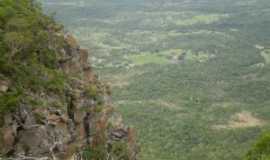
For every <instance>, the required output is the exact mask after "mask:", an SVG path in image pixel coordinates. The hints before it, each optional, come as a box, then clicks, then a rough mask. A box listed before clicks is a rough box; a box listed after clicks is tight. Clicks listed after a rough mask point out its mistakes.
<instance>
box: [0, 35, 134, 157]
mask: <svg viewBox="0 0 270 160" xmlns="http://www.w3.org/2000/svg"><path fill="white" fill-rule="evenodd" d="M58 34H59V33H58ZM59 55H60V58H59V67H60V68H61V70H62V71H63V72H64V73H65V75H66V76H67V77H66V78H67V79H70V83H69V85H68V86H67V87H66V93H63V95H55V94H47V93H43V94H40V95H37V94H36V93H27V94H32V97H34V98H35V99H39V101H41V102H43V103H46V104H43V106H42V107H41V106H40V107H33V106H32V105H31V104H29V103H24V101H22V102H21V103H20V105H19V107H17V108H16V109H15V110H14V111H13V112H11V113H9V114H6V115H5V117H4V123H3V125H2V127H1V128H0V144H1V145H0V153H1V154H2V155H5V156H8V157H13V158H14V159H18V160H20V159H21V160H23V159H44V160H45V159H48V160H51V159H53V160H57V159H59V160H69V159H75V158H78V159H85V158H83V157H84V154H87V153H88V152H90V155H91V156H101V157H93V158H90V159H95V160H103V158H104V157H102V156H106V160H107V159H108V160H110V159H111V160H112V159H114V160H117V159H121V160H122V159H123V160H125V159H126V160H136V159H137V158H136V157H137V145H136V142H135V139H134V137H135V135H134V131H133V130H132V129H130V128H127V127H125V126H124V125H123V123H122V121H119V119H121V118H120V116H119V115H118V114H116V113H115V111H114V109H113V107H112V106H111V105H110V91H109V87H108V86H106V85H104V84H102V83H101V82H99V81H98V78H97V76H96V75H95V74H94V73H93V71H92V68H91V66H90V65H89V63H88V52H87V51H86V50H84V49H80V47H79V45H78V43H77V42H76V39H75V38H74V37H72V36H71V35H70V34H66V35H64V47H63V48H62V49H60V50H59ZM9 85H10V82H9V81H8V80H1V79H0V92H6V91H7V90H8V88H9ZM44 106H45V107H44ZM116 119H118V120H116ZM118 143H121V146H122V148H118V151H119V150H122V153H121V155H118V153H116V152H114V149H113V148H114V145H115V144H118ZM119 146H120V145H117V147H119ZM115 150H116V149H115ZM76 160H77V159H76ZM104 160H105V159H104Z"/></svg>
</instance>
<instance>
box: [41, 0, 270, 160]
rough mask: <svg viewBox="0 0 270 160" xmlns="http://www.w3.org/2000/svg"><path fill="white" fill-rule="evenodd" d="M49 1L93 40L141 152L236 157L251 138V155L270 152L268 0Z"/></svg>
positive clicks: (188, 158) (167, 157)
mask: <svg viewBox="0 0 270 160" xmlns="http://www.w3.org/2000/svg"><path fill="white" fill-rule="evenodd" d="M43 4H44V5H43V6H44V8H45V10H46V11H47V13H48V14H52V13H54V15H55V17H56V19H57V20H58V21H61V22H62V23H63V24H64V25H65V26H66V27H67V29H68V30H69V31H71V32H72V33H73V34H74V35H75V36H76V37H77V38H78V39H79V41H80V44H82V45H83V46H84V47H86V48H89V50H90V53H91V55H92V57H91V63H92V65H93V67H94V68H95V69H96V70H97V71H98V72H99V74H100V76H101V79H102V80H103V81H105V82H107V83H109V84H110V85H111V86H112V90H113V92H112V94H113V102H114V103H115V104H117V105H118V106H119V107H118V108H117V109H118V110H119V111H120V112H121V113H122V114H123V115H124V119H125V120H126V121H127V122H128V123H129V124H130V125H132V126H134V127H135V128H136V129H137V131H138V139H139V142H140V146H141V153H140V158H141V159H143V160H152V159H154V160H197V159H200V160H227V159H230V160H240V159H243V157H245V155H246V154H247V152H248V150H249V149H251V148H252V146H254V145H255V147H254V148H257V149H254V150H255V151H252V152H250V153H249V154H248V156H249V157H250V159H256V158H254V157H257V159H262V158H265V159H267V156H266V155H267V152H268V151H267V150H268V149H269V142H268V140H267V136H265V137H264V136H263V138H262V141H264V142H261V143H260V142H259V143H258V144H257V145H256V140H257V139H258V137H260V136H261V135H262V134H264V133H265V132H267V130H269V129H270V126H269V120H270V119H269V118H270V108H269V105H270V101H269V96H270V81H269V77H270V72H269V69H270V67H269V62H270V61H269V53H270V52H269V42H270V32H269V27H270V21H269V18H270V10H269V8H270V3H269V1H268V0H166V1H164V0H145V1H144V0H121V1H120V0H110V1H106V0H98V1H97V0H78V1H72V0H47V1H43ZM262 148H264V149H263V150H261V149H262ZM267 148H268V149H267ZM259 155H262V156H259ZM268 159H269V158H268Z"/></svg>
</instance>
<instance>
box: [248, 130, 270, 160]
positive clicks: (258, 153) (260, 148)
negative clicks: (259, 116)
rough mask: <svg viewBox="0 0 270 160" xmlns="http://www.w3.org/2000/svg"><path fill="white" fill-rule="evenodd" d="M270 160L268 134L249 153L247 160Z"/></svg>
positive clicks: (269, 139) (269, 135)
mask: <svg viewBox="0 0 270 160" xmlns="http://www.w3.org/2000/svg"><path fill="white" fill-rule="evenodd" d="M269 159H270V134H269V133H266V134H264V135H263V136H261V137H260V139H259V141H258V142H257V143H256V144H255V145H254V147H253V149H251V150H250V151H249V153H248V154H247V156H246V158H245V160H269Z"/></svg>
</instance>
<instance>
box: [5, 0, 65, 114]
mask: <svg viewBox="0 0 270 160" xmlns="http://www.w3.org/2000/svg"><path fill="white" fill-rule="evenodd" d="M33 6H35V7H33ZM0 24H1V25H0V31H1V32H0V48H1V49H0V74H1V75H2V77H5V78H7V79H9V80H11V81H12V83H13V84H12V86H11V88H10V89H9V91H8V92H6V93H4V94H1V95H0V96H1V98H0V104H1V106H0V112H1V113H2V112H6V111H10V110H12V109H14V108H16V106H18V104H19V103H20V102H21V100H22V99H24V100H25V99H27V94H28V93H29V92H39V93H41V92H55V93H63V91H64V86H65V81H66V80H65V78H64V74H63V73H62V72H61V71H58V70H57V61H58V59H57V54H56V52H57V49H58V48H59V47H61V46H62V43H61V42H62V41H63V37H62V38H61V37H57V36H56V35H54V34H52V32H50V30H51V31H53V32H57V31H58V30H60V29H61V28H59V27H58V25H57V24H56V23H55V22H54V21H53V20H52V19H51V18H50V17H47V16H44V15H43V13H42V11H41V8H40V7H38V5H37V4H36V2H34V1H30V0H22V1H19V2H18V1H13V0H2V1H0ZM49 39H50V40H49ZM52 40H54V41H52ZM51 43H53V44H51Z"/></svg>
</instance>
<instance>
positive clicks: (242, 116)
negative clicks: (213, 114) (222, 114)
mask: <svg viewBox="0 0 270 160" xmlns="http://www.w3.org/2000/svg"><path fill="white" fill-rule="evenodd" d="M264 124H265V122H264V120H262V119H259V118H257V117H255V116H254V115H253V114H252V113H251V112H248V111H243V112H240V113H236V114H235V115H233V116H232V117H231V119H230V120H229V122H228V123H227V124H222V125H215V126H214V127H213V128H214V129H235V128H236V129H237V128H250V127H260V126H263V125H264Z"/></svg>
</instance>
